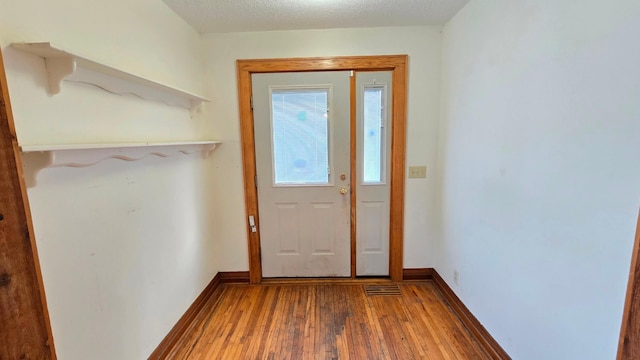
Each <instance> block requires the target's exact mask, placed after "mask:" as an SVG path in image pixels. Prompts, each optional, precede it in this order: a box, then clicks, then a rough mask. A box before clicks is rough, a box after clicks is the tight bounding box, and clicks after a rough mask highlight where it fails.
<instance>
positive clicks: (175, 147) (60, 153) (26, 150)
mask: <svg viewBox="0 0 640 360" xmlns="http://www.w3.org/2000/svg"><path fill="white" fill-rule="evenodd" d="M219 144H221V142H220V141H185V142H149V143H102V144H68V145H67V144H65V145H23V146H21V147H20V148H21V149H22V156H23V158H24V160H25V161H24V177H25V182H26V184H27V186H28V187H33V186H35V185H36V182H37V176H38V173H39V172H40V170H42V169H45V168H49V167H63V166H68V167H86V166H91V165H95V164H97V163H99V162H100V161H103V160H106V159H120V160H125V161H136V160H140V159H142V158H143V157H145V156H148V155H154V156H159V157H168V156H171V155H173V154H185V155H188V154H193V153H196V152H200V153H201V154H202V157H203V158H206V157H207V156H209V154H211V152H212V151H213V150H214V149H215V148H216V147H217V146H218V145H219Z"/></svg>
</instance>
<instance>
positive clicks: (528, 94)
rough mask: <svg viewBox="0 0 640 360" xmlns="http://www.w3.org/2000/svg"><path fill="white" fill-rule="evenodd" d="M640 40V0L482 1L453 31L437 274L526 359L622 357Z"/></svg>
mask: <svg viewBox="0 0 640 360" xmlns="http://www.w3.org/2000/svg"><path fill="white" fill-rule="evenodd" d="M639 38H640V2H638V1H637V0H620V1H616V2H603V1H599V0H587V1H580V2H576V1H568V0H567V1H558V0H546V1H524V0H523V1H511V0H484V1H471V2H470V3H469V4H468V5H467V6H466V7H465V8H464V9H463V10H462V11H461V12H460V13H458V15H456V16H455V17H454V18H453V20H451V21H450V22H449V23H448V24H447V25H446V26H445V30H444V39H443V44H444V48H443V54H444V60H443V64H444V65H443V66H444V70H443V92H442V99H443V102H442V104H443V105H442V123H441V135H440V136H441V137H440V143H441V154H440V156H439V158H440V163H441V167H442V171H441V174H442V199H441V206H442V214H441V217H442V219H441V220H442V237H441V239H440V241H439V242H438V244H437V249H438V252H437V253H438V256H437V270H438V272H439V273H440V274H442V275H443V276H444V278H445V279H446V281H447V282H448V283H449V284H450V285H451V286H452V287H453V289H454V290H455V291H456V293H457V294H458V295H459V296H460V297H461V299H462V300H463V302H464V303H465V304H466V305H467V306H468V307H469V309H470V310H471V312H473V313H474V314H475V315H476V316H477V318H478V319H479V320H480V321H481V322H483V324H484V325H485V327H486V328H487V329H488V330H489V332H490V333H491V334H492V335H493V336H494V337H495V338H496V339H497V340H498V342H499V343H500V344H502V345H503V347H504V348H505V349H506V351H507V352H508V353H509V354H510V355H511V356H512V357H513V358H514V359H532V360H538V359H563V360H566V359H580V360H587V359H613V358H614V357H615V353H616V347H617V339H618V334H619V331H620V321H621V316H622V308H623V303H624V295H625V287H626V281H627V276H628V271H629V262H630V255H631V247H632V242H633V234H634V230H635V229H634V228H635V220H636V217H637V214H638V206H639V204H640V187H639V186H638V184H640V140H639V139H640V101H639V99H640V67H639V66H638V64H640V42H638V39H639ZM456 270H457V271H458V272H459V281H458V284H456V283H455V282H454V279H453V273H454V271H456Z"/></svg>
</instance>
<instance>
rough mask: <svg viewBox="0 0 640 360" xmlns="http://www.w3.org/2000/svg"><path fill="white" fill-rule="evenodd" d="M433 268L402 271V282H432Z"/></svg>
mask: <svg viewBox="0 0 640 360" xmlns="http://www.w3.org/2000/svg"><path fill="white" fill-rule="evenodd" d="M433 272H434V270H433V268H421V269H402V280H403V281H410V280H433Z"/></svg>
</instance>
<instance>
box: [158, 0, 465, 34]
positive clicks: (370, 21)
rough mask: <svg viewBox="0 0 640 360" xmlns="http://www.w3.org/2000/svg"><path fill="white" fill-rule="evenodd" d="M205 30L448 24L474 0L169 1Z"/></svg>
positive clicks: (189, 21)
mask: <svg viewBox="0 0 640 360" xmlns="http://www.w3.org/2000/svg"><path fill="white" fill-rule="evenodd" d="M163 1H164V2H165V3H166V4H167V5H169V7H170V8H171V9H173V10H174V11H175V12H176V13H177V14H178V15H180V16H182V18H184V19H185V20H186V21H187V22H188V23H189V24H191V25H192V26H193V27H195V28H196V29H197V30H198V31H200V32H201V33H220V32H237V31H266V30H294V29H296V30H298V29H329V28H352V27H376V26H406V25H443V24H444V23H445V22H447V21H448V20H449V19H451V17H453V15H455V14H456V13H457V12H458V11H459V10H460V9H461V8H462V7H463V6H464V5H466V4H467V2H468V1H469V0H163Z"/></svg>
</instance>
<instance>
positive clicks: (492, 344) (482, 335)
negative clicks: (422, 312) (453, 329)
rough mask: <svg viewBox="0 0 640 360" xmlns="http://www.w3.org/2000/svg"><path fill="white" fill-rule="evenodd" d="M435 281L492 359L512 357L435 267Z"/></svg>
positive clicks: (500, 359)
mask: <svg viewBox="0 0 640 360" xmlns="http://www.w3.org/2000/svg"><path fill="white" fill-rule="evenodd" d="M432 276H433V282H434V284H435V285H436V287H437V288H438V290H440V293H441V294H442V296H444V298H445V299H446V300H447V302H448V303H449V306H451V309H453V311H454V312H455V313H456V315H458V318H460V321H462V323H463V324H464V325H465V326H466V327H467V329H469V331H470V332H471V334H473V336H474V337H475V338H476V339H477V340H478V343H479V344H480V346H482V348H483V349H484V350H485V351H486V352H487V354H488V355H489V356H490V357H491V358H492V359H498V360H503V359H504V360H507V359H511V357H510V356H509V354H507V353H506V352H505V351H504V349H502V347H501V346H500V344H498V342H497V341H496V340H495V339H494V338H493V336H491V334H489V332H488V331H487V329H485V328H484V326H482V324H481V323H480V321H478V319H476V317H475V316H473V314H472V313H471V311H469V309H467V307H466V306H465V305H464V303H462V300H460V298H459V297H458V296H457V295H456V293H455V292H453V290H452V289H451V288H450V287H449V285H448V284H447V282H446V281H444V279H443V278H442V277H441V276H440V274H438V272H437V271H436V270H435V269H434V270H433V272H432Z"/></svg>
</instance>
